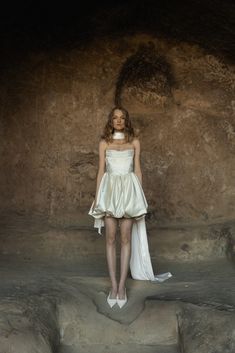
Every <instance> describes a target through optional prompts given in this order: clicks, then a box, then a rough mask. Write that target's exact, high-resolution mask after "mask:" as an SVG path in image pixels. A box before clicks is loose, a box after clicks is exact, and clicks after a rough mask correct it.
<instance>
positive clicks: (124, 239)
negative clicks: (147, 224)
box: [118, 218, 133, 299]
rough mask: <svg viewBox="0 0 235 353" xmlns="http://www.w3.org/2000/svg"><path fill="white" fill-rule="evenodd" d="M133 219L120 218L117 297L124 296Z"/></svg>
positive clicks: (121, 297) (122, 297)
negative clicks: (119, 262)
mask: <svg viewBox="0 0 235 353" xmlns="http://www.w3.org/2000/svg"><path fill="white" fill-rule="evenodd" d="M132 224H133V220H132V219H131V218H122V219H120V232H121V274H120V281H119V286H118V297H119V299H124V297H125V282H126V278H127V274H128V270H129V263H130V254H131V230H132Z"/></svg>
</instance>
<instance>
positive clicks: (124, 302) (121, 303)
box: [117, 288, 127, 308]
mask: <svg viewBox="0 0 235 353" xmlns="http://www.w3.org/2000/svg"><path fill="white" fill-rule="evenodd" d="M126 302H127V296H126V288H125V298H124V299H119V298H118V295H117V303H118V306H119V308H122V307H123V305H125V304H126Z"/></svg>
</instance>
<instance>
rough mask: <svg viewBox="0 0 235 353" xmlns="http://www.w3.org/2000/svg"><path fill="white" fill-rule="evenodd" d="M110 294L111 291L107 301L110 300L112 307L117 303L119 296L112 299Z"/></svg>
mask: <svg viewBox="0 0 235 353" xmlns="http://www.w3.org/2000/svg"><path fill="white" fill-rule="evenodd" d="M110 294H111V291H110V292H109V295H108V297H107V302H108V304H109V306H110V308H112V307H113V306H114V305H115V304H116V303H117V297H116V298H115V299H111V298H110Z"/></svg>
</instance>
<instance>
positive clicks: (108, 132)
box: [101, 106, 136, 143]
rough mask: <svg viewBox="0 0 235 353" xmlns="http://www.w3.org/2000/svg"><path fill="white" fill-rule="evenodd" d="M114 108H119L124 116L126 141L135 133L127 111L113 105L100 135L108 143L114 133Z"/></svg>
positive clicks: (130, 139) (133, 136)
mask: <svg viewBox="0 0 235 353" xmlns="http://www.w3.org/2000/svg"><path fill="white" fill-rule="evenodd" d="M115 110H120V111H121V112H122V113H123V116H124V118H125V127H124V134H125V140H126V142H131V141H132V140H133V139H134V138H135V137H136V134H135V131H134V128H133V127H132V123H131V119H130V117H129V113H128V111H127V110H126V109H124V108H123V107H120V106H115V107H114V108H113V109H112V110H111V111H110V113H109V115H108V121H107V123H106V124H105V127H104V131H103V134H102V135H101V138H102V139H104V140H105V141H106V142H108V143H110V142H113V133H114V127H113V116H114V111H115Z"/></svg>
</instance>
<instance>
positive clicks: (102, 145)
mask: <svg viewBox="0 0 235 353" xmlns="http://www.w3.org/2000/svg"><path fill="white" fill-rule="evenodd" d="M107 145H108V144H107V142H106V141H105V140H104V139H101V140H100V142H99V149H100V150H105V149H106V147H107Z"/></svg>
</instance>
